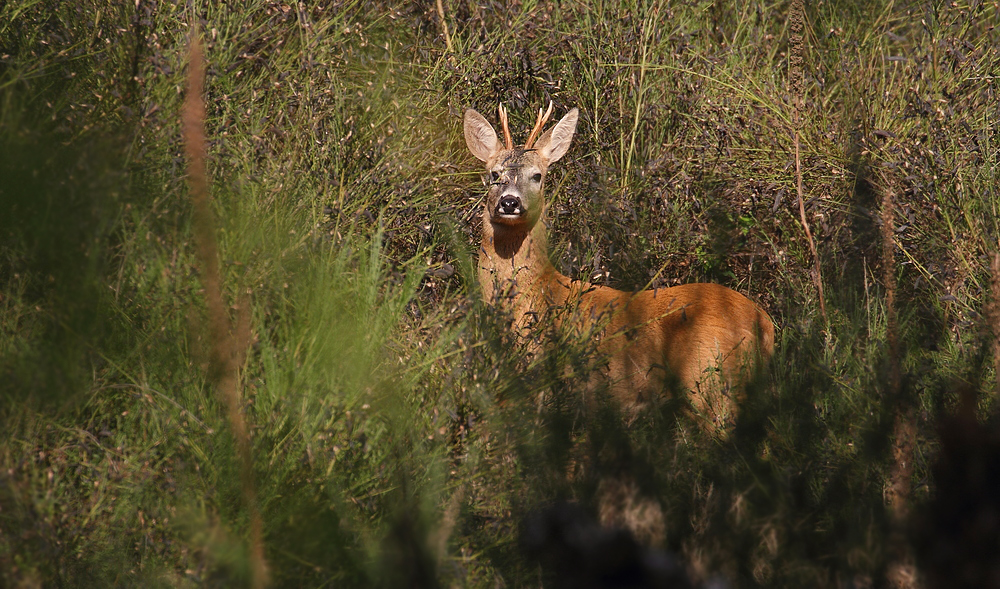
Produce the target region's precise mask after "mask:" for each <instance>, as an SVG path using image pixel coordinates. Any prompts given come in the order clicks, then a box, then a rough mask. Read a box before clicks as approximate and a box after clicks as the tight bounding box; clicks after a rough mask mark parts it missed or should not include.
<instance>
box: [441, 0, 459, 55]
mask: <svg viewBox="0 0 1000 589" xmlns="http://www.w3.org/2000/svg"><path fill="white" fill-rule="evenodd" d="M437 9H438V18H440V19H441V31H443V32H444V46H445V47H447V48H448V53H454V52H455V49H454V48H452V46H451V35H450V34H449V33H448V21H447V19H445V17H444V4H443V3H442V0H437Z"/></svg>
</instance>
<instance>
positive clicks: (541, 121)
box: [524, 100, 552, 149]
mask: <svg viewBox="0 0 1000 589" xmlns="http://www.w3.org/2000/svg"><path fill="white" fill-rule="evenodd" d="M550 116H552V101H551V100H550V101H549V108H548V110H546V111H545V114H544V115H543V114H542V109H538V118H537V119H535V128H534V129H532V130H531V134H530V135H528V140H527V141H525V142H524V148H525V149H531V145H532V144H533V143H534V142H535V139H538V135H539V134H540V133H541V132H542V127H544V126H545V123H547V122H549V117H550Z"/></svg>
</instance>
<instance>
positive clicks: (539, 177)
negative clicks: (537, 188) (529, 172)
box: [531, 172, 542, 182]
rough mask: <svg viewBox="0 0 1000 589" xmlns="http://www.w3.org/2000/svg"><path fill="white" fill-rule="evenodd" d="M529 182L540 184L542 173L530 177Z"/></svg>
mask: <svg viewBox="0 0 1000 589" xmlns="http://www.w3.org/2000/svg"><path fill="white" fill-rule="evenodd" d="M531 181H532V182H541V181H542V173H541V172H539V173H537V174H535V175H534V176H532V177H531Z"/></svg>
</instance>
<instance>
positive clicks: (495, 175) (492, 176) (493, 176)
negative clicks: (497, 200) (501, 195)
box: [490, 172, 500, 182]
mask: <svg viewBox="0 0 1000 589" xmlns="http://www.w3.org/2000/svg"><path fill="white" fill-rule="evenodd" d="M499 179H500V174H499V173H497V172H490V180H492V181H493V182H496V181H497V180H499Z"/></svg>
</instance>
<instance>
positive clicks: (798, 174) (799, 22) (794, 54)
mask: <svg viewBox="0 0 1000 589" xmlns="http://www.w3.org/2000/svg"><path fill="white" fill-rule="evenodd" d="M803 2H804V0H792V5H791V8H790V10H789V14H788V21H789V22H788V25H789V31H790V34H789V44H790V45H791V49H790V51H789V54H788V85H789V89H790V90H791V93H792V101H793V106H794V110H793V113H792V122H793V124H794V126H795V190H796V193H797V195H798V201H799V221H801V223H802V229H803V230H804V231H805V234H806V240H807V241H808V242H809V252H810V254H812V259H813V271H812V279H813V284H815V285H816V294H817V296H818V297H819V311H820V314H821V315H823V322H824V323H825V324H826V325H829V324H830V322H829V320H828V319H827V315H826V295H824V294H823V274H822V273H821V272H820V263H819V254H818V253H817V251H816V240H814V239H813V236H812V230H810V229H809V221H808V220H806V205H805V198H804V190H803V188H802V159H801V157H800V155H799V135H800V133H801V128H802V112H801V111H802V96H803V95H804V93H805V88H804V84H803V81H802V63H803V60H804V57H803V55H804V53H805V49H804V46H805V43H804V42H803V40H802V30H803V28H804V27H805V6H804V4H803Z"/></svg>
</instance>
